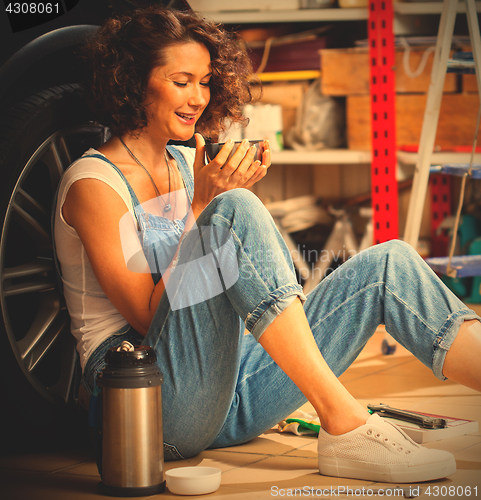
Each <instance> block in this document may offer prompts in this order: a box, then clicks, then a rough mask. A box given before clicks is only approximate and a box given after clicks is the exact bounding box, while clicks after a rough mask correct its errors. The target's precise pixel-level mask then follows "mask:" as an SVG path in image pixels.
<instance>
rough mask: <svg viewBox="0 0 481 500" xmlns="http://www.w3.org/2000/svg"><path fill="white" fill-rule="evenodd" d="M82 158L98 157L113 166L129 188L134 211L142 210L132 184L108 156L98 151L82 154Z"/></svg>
mask: <svg viewBox="0 0 481 500" xmlns="http://www.w3.org/2000/svg"><path fill="white" fill-rule="evenodd" d="M82 158H98V159H99V160H103V161H105V162H107V163H108V164H109V165H110V166H111V167H113V168H114V169H115V171H116V172H117V173H118V174H119V176H120V178H121V179H122V180H123V181H124V183H125V185H126V186H127V189H128V190H129V194H130V198H131V200H132V205H133V207H134V212H137V210H138V211H139V212H143V209H142V205H141V204H140V202H139V199H138V198H137V195H136V194H135V191H134V190H133V189H132V186H131V185H130V184H129V181H128V180H127V179H126V178H125V175H124V174H123V173H122V172H121V171H120V169H119V168H118V167H117V166H116V165H115V164H114V163H112V162H111V161H110V160H109V159H108V158H106V157H105V156H104V155H101V154H99V153H95V154H91V155H85V156H82ZM136 215H137V214H136Z"/></svg>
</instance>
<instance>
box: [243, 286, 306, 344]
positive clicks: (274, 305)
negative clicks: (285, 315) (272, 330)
mask: <svg viewBox="0 0 481 500" xmlns="http://www.w3.org/2000/svg"><path fill="white" fill-rule="evenodd" d="M296 297H299V299H300V300H301V302H302V303H303V304H304V302H305V301H306V296H305V295H304V293H303V292H302V287H301V285H299V284H297V283H296V284H289V285H284V286H282V287H280V288H278V289H277V290H274V291H273V292H271V293H270V294H269V296H268V297H267V298H265V299H264V300H263V301H262V302H261V303H260V304H259V305H258V306H257V307H256V308H255V309H254V310H253V311H252V312H251V313H249V314H248V315H247V318H246V319H245V325H246V328H247V330H248V331H249V332H250V333H251V334H252V335H253V337H254V338H255V339H256V340H257V342H259V339H260V338H261V335H262V334H263V333H264V332H265V331H266V330H267V328H268V326H269V325H270V324H271V323H272V322H273V321H274V320H275V319H276V318H277V316H279V314H281V312H282V311H284V310H285V309H287V307H289V306H290V305H291V304H292V303H293V302H294V299H295V298H296Z"/></svg>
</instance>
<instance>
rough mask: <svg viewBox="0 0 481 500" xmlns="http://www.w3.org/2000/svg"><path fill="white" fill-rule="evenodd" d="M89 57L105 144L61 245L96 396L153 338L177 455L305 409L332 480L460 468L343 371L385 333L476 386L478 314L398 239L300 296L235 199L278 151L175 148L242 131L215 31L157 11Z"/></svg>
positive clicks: (251, 201)
mask: <svg viewBox="0 0 481 500" xmlns="http://www.w3.org/2000/svg"><path fill="white" fill-rule="evenodd" d="M86 53H87V58H88V60H89V62H90V64H91V75H92V76H91V79H90V80H89V81H88V84H87V85H86V93H87V95H88V97H89V100H90V103H91V105H92V108H93V109H95V110H96V111H97V112H98V114H99V120H100V121H101V122H102V123H105V124H107V125H108V126H109V127H110V129H111V132H112V137H111V139H110V140H109V141H107V142H106V143H105V144H104V145H103V146H101V147H100V148H99V149H98V150H97V151H95V150H90V151H88V152H87V153H86V154H85V155H84V157H82V158H81V159H80V160H78V161H77V162H75V163H74V164H73V165H72V166H71V167H70V168H69V169H68V170H67V172H66V174H65V175H64V178H63V180H62V183H61V186H60V191H59V196H58V204H57V209H56V219H55V242H56V247H57V252H58V258H59V261H60V264H61V272H62V279H63V283H64V291H65V296H66V300H67V305H68V308H69V311H70V314H71V318H72V332H73V334H74V335H75V336H76V338H77V342H78V351H79V354H80V359H81V363H82V368H83V375H84V381H85V384H86V385H87V387H88V389H89V390H90V391H91V392H93V393H94V394H95V393H96V392H97V391H98V389H97V387H96V384H95V377H96V375H97V373H98V372H99V371H100V370H101V369H102V367H103V362H104V361H103V358H104V355H105V352H106V350H107V349H108V348H109V347H111V346H118V345H119V344H120V343H121V342H122V341H123V340H128V341H130V342H131V343H132V344H138V343H144V344H147V345H150V346H152V348H153V349H155V351H156V354H157V357H158V362H159V365H160V368H161V371H162V373H163V375H164V384H163V388H162V392H163V423H164V439H165V444H164V450H165V457H166V459H167V460H175V459H182V458H187V457H191V456H194V455H196V454H197V453H199V452H200V451H202V450H204V449H207V448H214V447H223V446H232V445H235V444H239V443H242V442H245V441H247V440H249V439H252V438H253V437H255V436H258V435H259V434H261V433H262V432H264V431H266V430H267V429H269V428H271V427H272V426H273V425H275V424H276V423H277V422H279V421H280V420H282V419H284V418H285V417H286V416H287V415H289V414H290V413H291V412H293V411H295V410H296V409H297V408H298V407H299V406H301V405H302V404H303V403H304V402H305V401H306V398H307V399H308V400H309V401H310V402H311V403H312V405H313V406H314V408H315V409H316V411H317V412H318V414H319V417H320V420H321V423H322V429H321V432H320V435H319V447H318V449H319V460H318V462H319V470H320V472H321V473H322V474H328V475H333V476H347V477H356V478H361V479H368V480H373V481H391V482H394V481H395V482H416V481H424V480H430V479H435V478H439V477H444V476H445V475H449V474H452V473H453V472H454V471H455V462H454V458H453V456H452V455H451V454H449V453H446V452H441V451H436V450H427V449H425V448H422V447H420V446H418V445H416V444H415V443H413V442H412V441H410V440H409V438H407V437H406V436H405V435H404V434H403V433H401V432H400V431H399V430H398V429H397V428H396V427H395V426H393V425H391V424H389V423H387V422H386V421H385V420H383V419H381V418H380V417H378V416H370V415H369V414H368V413H367V411H366V409H365V408H363V407H362V406H361V405H360V404H359V403H358V402H357V401H356V400H355V399H354V398H353V397H352V396H351V395H350V394H349V393H348V392H347V391H346V389H345V388H344V387H343V386H342V385H341V383H340V382H339V381H338V379H337V376H339V375H340V374H341V373H342V372H343V371H344V370H345V369H346V368H347V367H348V366H349V365H350V364H351V363H352V362H353V361H354V359H355V358H356V356H357V355H358V354H359V352H360V351H361V349H362V348H363V346H364V345H365V343H366V342H367V340H368V339H369V338H370V336H371V335H372V334H373V332H374V331H375V329H376V327H377V326H378V325H379V324H385V325H386V328H387V330H388V331H389V332H390V333H391V335H393V336H394V338H396V340H397V341H398V342H400V343H401V344H403V345H404V346H406V347H407V348H408V349H410V350H411V352H413V353H414V354H415V355H416V356H417V357H418V358H419V359H420V360H421V361H422V362H423V363H425V364H426V365H427V366H429V367H431V368H432V370H433V372H434V374H435V375H436V376H437V377H439V378H441V379H444V378H445V377H450V378H452V379H453V380H455V381H458V382H460V383H463V384H466V385H469V386H470V387H474V388H476V389H478V390H480V389H481V376H480V373H479V370H477V363H478V360H479V358H480V355H481V334H480V332H481V326H480V325H479V322H478V321H479V318H478V317H477V316H476V315H475V314H474V313H473V312H472V311H470V310H469V309H467V308H466V307H465V306H464V305H463V304H462V303H461V302H460V301H459V300H458V299H457V298H456V297H455V296H454V295H453V294H452V293H451V292H450V291H449V290H447V289H446V288H445V287H444V286H443V285H442V283H441V282H440V281H439V280H438V279H437V277H436V276H435V275H434V273H432V272H431V271H430V269H429V268H427V266H426V265H425V264H424V262H423V261H422V260H421V259H420V258H419V257H418V255H417V254H416V253H415V252H414V251H413V250H412V249H411V248H410V247H409V246H407V245H404V244H402V243H401V242H390V243H387V244H384V245H378V246H376V247H374V248H372V249H370V250H368V251H367V252H363V253H361V254H360V255H358V256H356V257H354V258H352V259H350V260H349V261H348V262H346V263H345V264H344V265H343V266H342V267H341V268H340V269H339V270H338V271H337V272H334V273H332V274H331V275H330V276H329V277H327V278H326V279H324V280H323V281H322V282H321V284H320V285H319V286H318V287H317V288H316V289H315V290H314V291H313V292H312V293H311V294H309V296H308V297H307V298H306V297H305V296H304V295H303V293H302V289H301V287H300V286H299V284H298V283H297V281H296V277H295V274H294V270H293V266H292V262H291V259H290V255H289V252H288V250H287V249H286V246H285V245H284V242H283V240H282V238H281V237H280V235H279V233H278V232H277V230H276V228H275V225H274V223H273V221H272V219H271V217H270V216H269V214H268V212H267V211H266V210H265V208H264V207H263V205H262V204H261V203H260V202H259V200H258V199H257V198H256V197H255V196H254V195H253V194H252V193H251V192H250V191H248V190H246V189H239V188H248V187H250V186H252V185H253V184H255V183H256V182H257V181H258V180H259V179H261V178H262V177H263V176H264V175H265V174H266V171H267V168H268V167H269V165H270V151H269V145H268V143H264V149H263V153H262V160H261V161H259V160H256V161H254V150H253V149H252V148H248V146H247V145H246V144H243V145H241V147H240V148H239V150H237V151H236V152H235V153H234V155H233V156H232V157H231V158H229V153H230V152H231V150H232V143H229V142H228V143H227V144H226V145H225V146H224V147H223V148H222V150H221V151H220V153H219V154H218V155H217V156H216V157H215V158H214V159H213V160H212V161H210V162H209V163H207V164H205V161H204V158H205V150H204V146H205V143H204V139H203V137H202V136H201V135H200V134H199V133H197V134H195V141H196V147H195V151H194V150H192V149H189V148H185V147H180V146H179V147H172V146H168V145H167V144H168V142H169V141H170V140H175V141H187V140H188V139H190V138H191V137H192V135H193V134H194V132H195V130H197V131H201V132H203V133H204V134H205V135H210V136H215V135H216V134H217V133H219V131H220V130H222V126H223V121H224V119H229V120H230V121H240V120H242V112H241V109H242V105H243V104H244V103H246V102H248V101H249V100H250V99H251V97H252V82H251V81H250V79H249V78H250V66H249V63H248V59H247V57H246V55H245V53H244V52H243V51H242V50H241V49H239V45H238V43H237V42H236V41H235V39H234V38H233V37H232V36H230V35H228V34H227V33H226V32H224V31H223V30H222V29H221V28H219V27H217V26H215V25H213V24H210V23H208V22H206V21H205V20H203V19H202V18H199V17H197V16H196V15H194V14H192V13H174V12H172V11H165V10H162V9H159V8H149V9H145V10H139V11H136V12H135V13H133V14H132V15H131V16H130V17H126V18H122V19H112V20H109V21H107V22H106V24H105V25H104V26H103V27H102V29H101V30H100V31H99V33H98V34H97V36H96V38H95V39H94V40H93V41H92V42H91V43H90V45H89V47H88V48H87V51H86ZM194 186H195V190H194ZM245 329H247V330H248V331H249V332H250V334H251V335H244V330H245ZM321 353H322V354H321Z"/></svg>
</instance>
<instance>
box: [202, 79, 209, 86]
mask: <svg viewBox="0 0 481 500" xmlns="http://www.w3.org/2000/svg"><path fill="white" fill-rule="evenodd" d="M200 84H201V85H202V86H203V87H209V86H210V80H209V81H208V82H200Z"/></svg>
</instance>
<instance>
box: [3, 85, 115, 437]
mask: <svg viewBox="0 0 481 500" xmlns="http://www.w3.org/2000/svg"><path fill="white" fill-rule="evenodd" d="M106 135H107V131H106V129H105V128H104V127H102V126H101V125H99V124H98V123H95V122H94V121H93V120H92V118H91V116H90V112H89V111H88V108H87V106H86V105H85V103H84V102H83V100H82V98H81V95H80V92H79V87H78V85H75V84H71V85H61V86H58V87H53V88H50V89H47V90H44V91H42V92H39V93H37V94H35V95H32V96H30V97H28V98H27V99H25V100H24V101H22V102H19V103H16V104H14V105H13V106H11V108H10V109H9V110H8V111H7V112H6V113H5V115H4V118H3V119H2V122H1V123H0V276H1V280H0V311H1V318H0V319H1V321H0V384H1V386H2V387H3V388H2V391H1V398H2V400H3V401H2V407H3V408H6V407H8V408H9V409H10V410H9V412H8V413H9V414H14V415H15V417H14V418H15V420H16V419H21V420H22V421H23V422H26V423H28V424H29V426H32V425H33V426H34V427H37V432H36V433H37V434H38V427H44V426H48V425H51V424H52V423H54V425H56V424H57V423H58V422H59V421H61V420H63V419H64V416H65V411H66V410H68V409H71V408H74V407H75V406H76V403H77V400H76V397H77V391H78V387H79V365H78V360H77V356H76V352H75V342H74V338H73V336H72V335H71V333H70V327H69V323H70V319H69V316H68V312H67V310H66V307H65V303H64V300H63V296H62V294H61V292H60V289H59V287H58V279H57V275H56V272H55V266H54V263H53V252H52V241H51V226H50V216H51V209H52V201H53V197H54V194H55V191H56V188H57V185H58V182H59V180H60V177H61V174H62V173H63V171H64V169H65V168H66V167H67V166H68V165H69V164H70V162H71V161H73V160H74V159H75V158H77V157H78V156H80V155H81V154H82V153H83V152H84V151H85V150H86V149H88V148H89V147H98V146H99V145H100V144H101V143H102V142H103V141H104V140H105V139H106ZM4 401H7V405H5V404H4V403H3V402H4Z"/></svg>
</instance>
